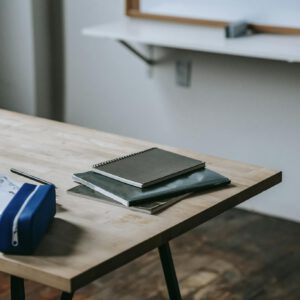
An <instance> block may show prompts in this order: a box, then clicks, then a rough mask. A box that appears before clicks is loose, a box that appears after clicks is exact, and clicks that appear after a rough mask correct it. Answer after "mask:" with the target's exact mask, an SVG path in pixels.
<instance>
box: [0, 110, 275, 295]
mask: <svg viewBox="0 0 300 300" xmlns="http://www.w3.org/2000/svg"><path fill="white" fill-rule="evenodd" d="M0 130H1V142H0V172H1V173H6V174H9V169H10V168H12V167H14V168H18V169H23V170H26V171H29V172H31V173H32V174H34V175H37V176H39V177H41V178H44V179H46V180H48V181H52V182H53V183H55V185H56V186H57V187H58V189H57V194H58V197H57V202H58V203H59V204H60V205H61V206H60V207H59V208H58V212H57V215H56V218H55V221H54V224H53V225H52V226H51V229H50V231H49V233H48V234H47V236H46V237H45V238H44V239H43V241H42V243H41V244H40V246H39V248H38V249H37V251H36V253H35V255H34V256H12V255H3V254H0V271H2V272H5V273H8V274H10V275H12V276H11V278H12V280H11V283H12V289H13V299H24V297H23V278H25V279H30V280H33V281H36V282H40V283H42V284H45V285H48V286H51V287H54V288H57V289H60V290H62V291H64V293H63V294H62V299H71V298H72V293H73V292H74V291H75V290H77V289H79V288H80V287H82V286H84V285H86V284H88V283H90V282H91V281H93V280H95V279H97V278H99V277H100V276H102V275H104V274H106V273H108V272H110V271H112V270H114V269H116V268H118V267H120V266H122V265H124V264H126V263H127V262H129V261H131V260H133V259H135V258H136V257H138V256H141V255H143V254H144V253H146V252H147V251H150V250H152V249H154V248H159V252H160V256H161V261H162V265H163V268H164V271H165V277H166V282H167V286H168V290H169V294H170V298H171V299H172V300H175V299H181V297H180V293H179V288H178V285H177V279H176V273H175V270H174V268H173V262H172V256H171V252H170V249H169V245H168V242H169V241H170V240H171V239H173V238H175V237H177V236H178V235H180V234H182V233H185V232H186V231H188V230H190V229H192V228H194V227H196V226H198V225H199V224H201V223H203V222H205V221H207V220H209V219H211V218H213V217H215V216H217V215H218V214H220V213H222V212H223V211H225V210H227V209H230V208H231V207H233V206H235V205H237V204H239V203H241V202H243V201H245V200H247V199H249V198H251V197H253V196H255V195H256V194H259V193H260V192H262V191H264V190H266V189H268V188H270V187H272V186H273V185H275V184H277V183H279V182H280V181H281V172H278V171H273V170H269V169H266V168H263V167H258V166H253V165H249V164H244V163H241V162H236V161H229V160H225V159H222V158H217V157H212V156H208V155H201V154H196V153H192V152H190V151H183V150H180V149H174V148H170V147H164V148H165V149H168V150H172V151H176V152H178V153H181V154H186V155H189V156H191V157H195V158H199V159H201V160H204V161H206V163H207V167H208V168H211V169H213V170H215V171H217V172H220V173H222V174H224V175H225V176H228V177H229V178H231V180H232V186H231V187H229V188H225V189H221V190H216V191H210V192H208V193H203V194H195V195H194V196H192V197H189V198H187V199H185V200H182V201H181V202H179V203H178V204H176V205H174V206H172V207H171V208H169V209H167V210H166V211H164V212H162V213H160V214H158V215H155V216H150V215H146V214H142V213H136V212H131V211H128V210H126V209H122V208H119V207H114V206H110V205H106V204H104V203H98V202H95V201H90V200H86V199H81V198H79V197H75V196H72V195H69V194H67V193H66V190H67V189H69V188H70V187H72V186H74V183H73V182H72V178H71V176H72V173H74V172H79V171H85V170H88V169H90V167H91V165H92V164H93V163H97V162H99V161H101V160H106V159H111V158H113V157H116V156H120V155H125V154H129V153H131V152H135V151H139V150H142V149H145V148H147V147H150V146H153V144H150V143H147V142H143V141H138V140H134V139H129V138H124V137H121V136H117V135H112V134H108V133H104V132H99V131H96V130H91V129H86V128H82V127H78V126H73V125H69V124H63V123H59V122H54V121H49V120H45V119H40V118H35V117H31V116H25V115H22V114H17V113H13V112H8V111H5V110H0ZM10 175H11V176H12V177H14V178H15V179H17V180H24V179H23V178H21V177H17V175H13V174H10ZM224 225H225V224H224Z"/></svg>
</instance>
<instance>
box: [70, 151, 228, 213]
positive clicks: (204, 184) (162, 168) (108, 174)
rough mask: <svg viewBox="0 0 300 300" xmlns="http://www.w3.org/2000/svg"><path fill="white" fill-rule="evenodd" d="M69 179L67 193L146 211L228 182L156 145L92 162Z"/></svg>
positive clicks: (202, 165)
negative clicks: (87, 168)
mask: <svg viewBox="0 0 300 300" xmlns="http://www.w3.org/2000/svg"><path fill="white" fill-rule="evenodd" d="M73 180H74V181H75V182H76V183H79V185H77V186H75V187H73V188H71V189H70V190H69V192H70V193H73V194H76V195H80V196H81V197H82V196H84V197H87V198H91V199H95V200H98V201H101V202H106V203H109V204H113V205H118V206H123V207H127V208H129V209H131V210H135V211H140V212H144V213H148V214H154V213H157V212H159V211H161V210H163V209H165V208H166V207H168V206H170V205H172V204H174V203H176V202H178V201H179V200H181V199H183V198H185V197H186V196H187V195H188V194H190V193H192V192H196V191H202V190H206V189H210V188H215V187H219V186H223V185H226V184H229V183H230V180H229V179H228V178H226V177H224V176H222V175H220V174H218V173H216V172H213V171H211V170H208V169H206V168H205V163H204V162H202V161H200V160H196V159H192V158H189V157H186V156H182V155H179V154H176V153H173V152H169V151H166V150H162V149H159V148H150V149H147V150H144V151H141V152H137V153H133V154H130V155H127V156H123V157H119V158H116V159H113V160H109V161H105V162H102V163H99V164H96V165H94V166H93V168H92V171H88V172H84V173H76V174H73Z"/></svg>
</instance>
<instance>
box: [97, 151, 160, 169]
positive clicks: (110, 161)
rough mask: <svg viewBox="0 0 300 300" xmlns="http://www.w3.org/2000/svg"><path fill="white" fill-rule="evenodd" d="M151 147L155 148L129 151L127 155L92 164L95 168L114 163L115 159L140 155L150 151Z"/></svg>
mask: <svg viewBox="0 0 300 300" xmlns="http://www.w3.org/2000/svg"><path fill="white" fill-rule="evenodd" d="M152 149H155V148H150V149H146V150H142V151H139V152H135V153H131V154H128V155H124V156H121V157H117V158H114V159H110V160H106V161H104V162H101V163H98V164H95V165H93V168H95V169H97V168H99V167H103V166H105V165H108V164H111V163H114V162H116V161H119V160H122V159H125V158H129V157H132V156H136V155H140V154H142V153H145V152H147V151H150V150H152Z"/></svg>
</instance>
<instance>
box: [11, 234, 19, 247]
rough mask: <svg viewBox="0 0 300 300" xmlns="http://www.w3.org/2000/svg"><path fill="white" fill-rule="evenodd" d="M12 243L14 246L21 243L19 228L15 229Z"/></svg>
mask: <svg viewBox="0 0 300 300" xmlns="http://www.w3.org/2000/svg"><path fill="white" fill-rule="evenodd" d="M12 245H13V247H17V246H18V245H19V236H18V230H14V232H13V236H12Z"/></svg>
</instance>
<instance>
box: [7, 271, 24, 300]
mask: <svg viewBox="0 0 300 300" xmlns="http://www.w3.org/2000/svg"><path fill="white" fill-rule="evenodd" d="M10 298H11V300H25V289H24V279H23V278H19V277H16V276H10Z"/></svg>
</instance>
